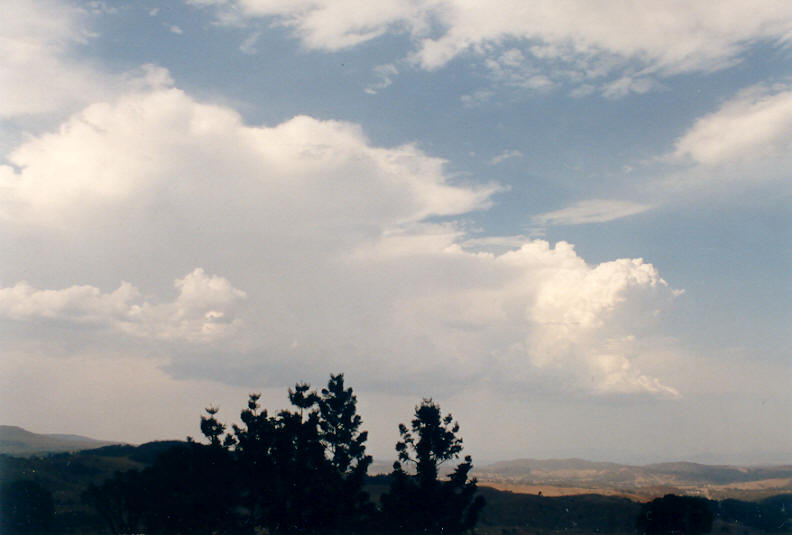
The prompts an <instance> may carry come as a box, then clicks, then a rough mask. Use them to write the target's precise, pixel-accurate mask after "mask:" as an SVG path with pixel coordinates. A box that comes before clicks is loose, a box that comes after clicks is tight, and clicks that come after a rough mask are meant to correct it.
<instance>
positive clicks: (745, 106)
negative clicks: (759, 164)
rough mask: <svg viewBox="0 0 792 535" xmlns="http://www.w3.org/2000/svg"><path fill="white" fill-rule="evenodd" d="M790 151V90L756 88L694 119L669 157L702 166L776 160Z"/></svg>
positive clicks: (791, 143) (791, 120) (791, 100)
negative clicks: (768, 159)
mask: <svg viewBox="0 0 792 535" xmlns="http://www.w3.org/2000/svg"><path fill="white" fill-rule="evenodd" d="M791 149H792V87H790V86H789V85H786V84H779V85H775V86H767V85H757V86H753V87H750V88H748V89H745V90H743V91H741V92H740V93H739V94H737V95H736V96H735V97H734V98H732V99H731V100H729V101H727V102H726V103H724V104H723V105H722V106H721V107H720V109H718V110H717V111H715V112H713V113H711V114H709V115H706V116H704V117H702V118H700V119H698V120H697V121H696V122H695V124H694V125H693V126H692V128H690V130H688V131H687V132H686V133H685V134H684V135H682V136H681V137H680V138H679V139H678V140H677V141H676V143H675V148H674V152H673V153H672V155H671V157H672V158H673V159H675V160H678V161H684V160H690V161H692V162H694V163H696V164H699V165H704V166H709V167H713V166H719V165H724V164H734V163H739V162H743V161H746V160H759V159H765V158H773V159H776V158H779V157H783V156H786V155H787V154H788V153H789V152H790V150H791Z"/></svg>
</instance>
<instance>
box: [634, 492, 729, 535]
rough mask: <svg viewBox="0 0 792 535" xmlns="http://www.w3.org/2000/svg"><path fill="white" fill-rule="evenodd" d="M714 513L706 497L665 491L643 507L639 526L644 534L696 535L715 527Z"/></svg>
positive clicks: (639, 517) (638, 522)
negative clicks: (672, 534) (677, 534)
mask: <svg viewBox="0 0 792 535" xmlns="http://www.w3.org/2000/svg"><path fill="white" fill-rule="evenodd" d="M713 519H714V515H713V513H712V510H711V509H710V503H709V502H708V501H707V500H705V499H704V498H697V497H693V496H676V495H674V494H666V495H665V496H663V497H662V498H657V499H655V500H652V501H651V502H649V503H646V504H644V505H643V506H642V507H641V513H640V515H639V516H638V521H637V527H638V530H639V531H640V532H641V533H647V534H664V533H680V534H685V535H697V534H700V533H709V532H710V531H711V530H712V521H713Z"/></svg>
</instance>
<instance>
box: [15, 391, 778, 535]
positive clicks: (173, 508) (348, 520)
mask: <svg viewBox="0 0 792 535" xmlns="http://www.w3.org/2000/svg"><path fill="white" fill-rule="evenodd" d="M288 397H289V401H290V402H291V404H292V406H293V409H292V410H291V411H286V410H284V411H281V412H279V413H278V414H277V415H273V416H270V415H269V413H268V411H267V410H266V409H264V408H262V407H261V406H260V405H259V403H258V401H259V398H260V395H258V394H251V395H250V397H249V400H248V404H247V407H246V408H245V409H243V410H242V411H241V413H240V422H241V425H236V424H234V425H232V426H231V429H229V428H228V427H227V426H226V425H225V424H223V423H221V422H220V421H218V420H217V418H216V414H217V409H216V408H214V407H209V408H207V409H206V411H205V414H204V415H203V416H201V419H200V426H199V427H200V431H201V434H202V439H201V441H196V440H195V439H194V438H192V437H187V438H186V440H184V441H156V442H149V443H145V444H141V445H129V444H112V443H108V444H102V443H100V442H99V441H96V440H93V439H89V438H86V437H80V436H75V435H39V434H35V433H31V432H29V431H26V430H24V429H22V428H19V427H13V426H0V451H2V452H3V453H2V454H1V456H0V463H1V464H0V489H2V490H0V498H1V499H0V510H1V516H0V526H2V532H3V533H4V534H9V535H11V534H14V535H16V534H25V533H34V534H41V535H45V534H48V533H64V534H71V533H75V534H76V533H86V534H94V533H96V534H99V533H109V534H112V535H119V534H127V533H152V534H158V533H160V534H169V533H173V534H183V535H187V534H194V533H195V534H201V533H205V534H217V535H222V534H236V533H239V534H253V533H273V534H280V533H332V534H335V533H339V534H340V533H350V534H353V533H366V534H374V533H404V534H419V533H430V534H439V535H443V534H462V533H481V534H498V535H506V534H545V533H547V534H550V533H570V534H589V533H615V534H633V533H637V534H640V533H658V534H659V533H683V534H690V535H693V534H703V533H710V532H711V531H712V530H713V527H715V528H717V529H716V531H717V532H719V533H743V534H753V533H785V532H792V465H789V466H768V467H735V466H707V465H699V464H694V463H664V464H656V465H648V466H627V465H619V464H615V463H597V462H588V461H583V460H580V459H560V460H544V461H539V460H529V459H523V460H513V461H506V462H499V463H495V464H490V465H486V466H483V467H480V468H478V469H476V470H474V469H473V464H472V459H471V457H470V456H463V455H462V453H463V439H462V437H461V436H460V426H459V424H458V423H457V422H456V421H454V419H453V416H452V415H450V414H447V415H444V414H443V413H442V411H441V410H440V407H439V406H438V405H437V404H436V403H434V402H433V401H432V400H431V399H424V400H423V401H421V403H420V404H419V405H417V406H416V407H415V412H414V414H413V419H412V420H411V421H410V422H409V424H407V425H405V424H399V432H400V437H401V440H399V442H397V443H396V445H395V454H396V455H395V456H396V459H397V460H396V461H395V462H394V464H393V466H392V467H391V469H390V470H383V469H378V467H377V466H376V465H375V466H372V462H373V459H372V457H371V456H370V455H367V454H366V441H367V437H368V433H367V431H365V430H364V429H362V427H361V426H362V423H363V422H362V420H361V418H360V415H359V414H358V412H357V397H356V396H355V394H354V393H353V391H352V389H351V388H347V387H345V384H344V377H343V375H331V376H330V380H329V381H328V383H327V386H326V387H325V388H322V389H321V390H320V391H318V392H317V391H316V390H311V387H310V385H307V384H300V383H298V384H296V385H295V387H294V388H293V389H289V392H288ZM446 463H447V464H446Z"/></svg>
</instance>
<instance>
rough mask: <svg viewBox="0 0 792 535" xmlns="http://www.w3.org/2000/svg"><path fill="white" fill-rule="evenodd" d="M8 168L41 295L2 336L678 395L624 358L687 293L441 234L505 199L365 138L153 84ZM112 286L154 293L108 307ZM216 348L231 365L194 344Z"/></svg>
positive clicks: (12, 219) (186, 367) (5, 211)
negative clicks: (469, 245) (69, 337)
mask: <svg viewBox="0 0 792 535" xmlns="http://www.w3.org/2000/svg"><path fill="white" fill-rule="evenodd" d="M8 159H9V162H10V163H11V164H12V165H13V167H12V166H4V167H2V168H0V181H1V182H2V187H3V188H4V191H5V192H6V195H5V197H4V200H3V204H2V205H0V210H1V211H0V214H2V217H3V219H4V229H3V233H2V234H0V240H3V241H2V243H0V246H4V247H3V248H4V249H5V250H12V249H13V250H14V251H15V254H14V255H13V258H12V261H11V262H7V263H4V265H3V266H2V271H0V277H2V280H6V281H18V280H21V279H22V278H25V279H27V280H29V281H31V283H30V284H23V283H19V284H16V285H15V286H11V287H8V288H5V289H4V290H2V292H3V294H2V300H1V302H2V303H3V304H2V309H0V310H2V311H3V315H4V316H5V317H7V318H14V319H13V320H7V321H15V322H20V321H34V320H37V319H41V318H48V317H52V318H57V319H58V320H59V323H60V324H64V323H65V324H69V323H70V322H71V323H75V324H89V325H91V324H92V325H98V326H100V327H108V328H109V329H110V330H111V331H114V332H118V331H122V332H124V333H127V334H129V335H133V336H135V337H137V339H139V340H145V341H147V344H141V345H142V346H145V347H149V348H153V349H151V350H152V351H155V350H156V351H157V352H158V353H165V354H168V355H170V356H171V357H172V362H171V364H170V365H169V368H168V369H169V370H171V371H172V373H178V374H180V375H181V376H188V377H189V376H192V377H195V376H199V375H202V374H204V376H207V375H211V376H212V377H218V378H220V379H221V380H226V381H241V382H244V383H245V384H250V383H254V384H255V383H258V382H259V381H273V380H279V381H283V379H282V377H284V376H285V377H288V378H287V379H286V381H291V380H292V379H293V377H294V374H295V373H298V372H299V370H305V369H326V370H330V371H336V370H339V369H340V370H346V371H354V372H357V373H358V374H359V375H361V376H365V377H366V379H367V380H368V381H369V382H370V383H377V384H390V383H392V382H393V380H394V377H399V378H402V380H403V381H404V382H405V384H412V385H414V386H413V387H414V388H420V386H421V385H422V384H428V383H431V384H441V383H442V384H449V385H455V384H456V385H460V384H464V383H468V382H470V381H475V380H477V379H486V380H489V381H495V382H496V384H512V385H514V384H525V385H528V384H530V385H539V384H544V385H545V386H544V387H545V388H550V389H552V388H560V389H562V390H564V391H569V390H573V391H579V392H585V393H596V394H618V393H643V394H650V395H661V396H666V395H673V393H674V391H673V389H671V388H670V387H668V386H665V385H664V383H663V382H662V380H661V378H660V377H658V376H657V375H649V374H646V373H644V372H642V371H641V370H640V367H639V366H638V365H637V361H638V360H640V356H641V353H642V350H640V349H636V347H635V344H634V343H632V342H624V340H629V339H630V336H640V335H641V334H642V333H644V332H651V330H652V325H653V322H654V321H655V320H654V318H655V315H656V311H657V310H663V309H665V308H666V307H667V306H668V304H669V302H670V301H671V300H672V299H673V297H674V292H673V291H672V290H671V289H670V288H668V285H667V284H666V283H665V282H664V281H663V280H662V279H661V278H660V277H659V275H658V273H657V272H656V270H655V269H654V268H653V267H652V266H651V265H649V264H646V263H644V262H642V261H640V260H631V259H619V260H615V261H613V262H605V263H603V264H600V265H598V266H589V265H588V264H586V262H585V261H584V260H583V259H582V258H581V257H579V256H578V255H577V254H576V253H575V251H574V249H573V248H572V247H571V246H570V245H568V244H565V243H563V242H561V243H559V244H557V245H556V246H555V247H551V246H550V244H549V243H547V242H545V241H541V240H530V239H522V240H520V241H518V242H515V241H514V239H513V238H512V239H511V240H509V241H508V243H507V241H504V240H501V241H500V242H499V243H500V244H501V245H502V246H504V245H505V246H506V247H507V248H508V250H507V251H506V252H502V253H500V254H492V253H487V252H484V251H481V250H468V249H466V248H465V246H463V245H462V244H465V242H466V241H467V240H468V238H469V237H468V236H467V235H466V234H465V233H464V232H463V231H462V230H460V228H459V227H458V226H457V225H456V224H454V223H453V222H447V223H443V224H438V223H431V222H429V221H428V218H430V217H431V216H438V215H439V216H447V217H453V216H456V215H461V214H465V213H468V212H471V211H473V210H479V209H484V208H486V207H488V206H489V204H490V202H491V201H490V197H491V196H492V194H493V193H494V192H495V191H497V190H498V187H497V186H494V185H490V186H485V187H472V186H465V185H460V184H452V183H451V182H450V181H449V180H448V178H447V177H446V175H445V173H444V169H443V165H444V162H443V161H442V160H440V159H437V158H432V157H430V156H427V155H426V154H424V153H423V152H421V151H420V150H419V149H417V148H416V147H415V146H412V145H405V146H400V147H394V148H382V147H376V146H372V145H371V144H370V142H369V141H368V140H367V139H366V137H365V136H364V134H363V132H362V131H361V129H360V127H358V126H357V125H354V124H350V123H344V122H338V121H319V120H317V119H313V118H311V117H305V116H299V117H295V118H293V119H291V120H289V121H286V122H284V123H282V124H279V125H276V126H271V127H270V126H248V125H245V124H244V123H243V122H242V120H241V118H240V117H239V115H238V114H237V113H236V112H234V111H233V110H231V109H229V108H226V107H223V106H219V105H212V104H206V103H202V102H198V101H196V100H194V99H192V98H190V97H189V96H188V95H186V94H184V93H183V92H181V91H179V90H177V89H160V90H155V91H141V92H139V93H134V94H130V95H127V96H125V97H123V98H120V99H118V100H117V101H112V102H105V103H97V104H94V105H91V106H89V107H88V108H86V109H85V110H83V111H82V112H80V113H78V114H75V115H74V116H73V117H72V118H70V119H69V120H68V121H66V122H65V123H64V124H63V125H62V126H61V128H60V129H58V131H56V132H53V133H50V134H47V135H42V136H38V137H35V138H32V139H30V140H29V141H27V142H26V143H24V144H23V145H21V146H20V147H18V149H17V150H15V151H14V152H12V153H11V155H10V156H9V158H8ZM622 209H624V208H623V207H622ZM587 217H589V218H591V217H600V218H601V217H603V216H602V215H599V216H597V215H594V216H592V215H590V214H589V215H588V216H587ZM19 237H24V239H22V238H19ZM496 241H497V240H496ZM474 247H475V245H474ZM15 258H17V259H18V260H14V259H15ZM52 265H58V266H59V269H58V270H57V271H56V272H53V270H52V269H51V266H52ZM196 265H201V266H206V267H207V268H208V269H209V270H210V271H211V272H214V273H222V274H223V277H210V276H208V275H207V274H206V273H205V272H203V271H201V270H195V271H192V272H191V273H190V274H188V275H187V276H186V277H185V278H183V279H180V280H177V283H176V287H177V290H178V292H179V294H178V296H177V297H176V299H175V300H173V301H171V302H168V301H163V300H162V299H156V298H153V297H150V294H151V295H166V293H165V292H167V291H168V288H169V287H170V285H171V281H172V277H173V276H174V274H179V273H185V271H188V270H190V269H193V267H194V266H196ZM23 275H24V277H23ZM67 277H68V282H66V283H65V284H64V283H60V284H59V283H53V282H51V281H52V280H62V279H65V278H67ZM108 277H115V278H114V279H113V282H111V283H109V282H105V283H104V284H107V285H110V284H117V281H118V280H133V281H135V282H136V284H137V285H138V286H140V287H144V288H148V289H150V290H149V291H148V292H147V295H146V297H145V298H144V297H142V296H141V292H140V291H138V290H136V289H135V288H134V287H132V286H130V285H128V284H123V285H122V286H121V287H120V288H119V289H118V290H116V291H114V292H110V293H103V292H102V291H100V290H99V289H98V288H99V287H100V286H102V285H101V284H99V283H96V282H94V281H97V280H104V281H107V280H108ZM224 277H227V279H226V278H224ZM47 281H50V282H47ZM229 281H234V285H233V286H232V285H231V283H230V282H229ZM75 282H79V283H80V284H91V286H79V287H68V286H69V285H71V284H74V283H75ZM64 286H65V287H66V288H65V289H62V290H55V291H50V290H39V289H37V288H64ZM235 286H238V287H240V288H244V290H245V293H244V294H242V293H241V291H240V290H236V289H235ZM243 295H244V296H247V298H246V299H245V300H244V301H243V300H242V297H243ZM37 328H38V329H40V331H39V332H38V336H43V332H44V331H46V329H48V328H49V326H48V324H47V322H45V321H43V322H40V323H39V325H38V326H37ZM231 334H233V336H231ZM94 335H95V336H96V337H101V336H103V334H102V332H97V333H95V334H94ZM25 336H26V334H25V331H24V329H22V330H19V332H17V331H14V332H13V333H12V337H13V338H14V339H23V338H24V337H25ZM74 336H75V337H77V338H81V337H82V335H80V334H78V333H74ZM108 336H109V335H108ZM116 338H117V337H111V338H110V339H109V340H108V344H109V343H111V342H110V340H112V343H113V344H117V343H119V342H118V341H117V339H116ZM220 339H222V341H223V354H224V355H225V357H226V358H223V359H218V358H217V356H216V354H214V353H213V352H214V351H216V350H217V346H216V345H212V346H210V347H206V348H204V347H202V345H200V344H198V345H196V344H195V343H194V342H196V341H202V340H209V341H211V340H215V341H217V340H220ZM9 343H11V342H9ZM279 377H281V379H278V378H279ZM548 385H556V386H555V387H552V388H551V387H550V386H548Z"/></svg>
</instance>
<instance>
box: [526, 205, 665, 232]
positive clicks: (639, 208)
mask: <svg viewBox="0 0 792 535" xmlns="http://www.w3.org/2000/svg"><path fill="white" fill-rule="evenodd" d="M651 209H652V206H651V205H648V204H639V203H636V202H632V201H617V200H610V199H591V200H587V201H580V202H577V203H575V204H573V205H571V206H568V207H566V208H562V209H560V210H555V211H553V212H546V213H544V214H539V215H537V216H535V217H534V218H533V223H534V224H535V225H542V226H544V225H585V224H589V223H605V222H608V221H614V220H616V219H621V218H623V217H629V216H631V215H636V214H640V213H642V212H646V211H647V210H651Z"/></svg>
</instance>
